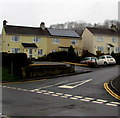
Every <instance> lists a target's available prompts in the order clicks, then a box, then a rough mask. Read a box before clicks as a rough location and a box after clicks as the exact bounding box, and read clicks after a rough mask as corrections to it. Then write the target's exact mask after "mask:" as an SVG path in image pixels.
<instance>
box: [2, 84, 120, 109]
mask: <svg viewBox="0 0 120 118" xmlns="http://www.w3.org/2000/svg"><path fill="white" fill-rule="evenodd" d="M2 87H4V88H11V89H16V90H21V91H27V92H32V93H42V94H45V95H51V96H59V97H62V98H67V99H73V100H80V101H84V102H92V103H96V104H105V105H108V106H114V107H117V106H118V105H120V103H119V102H114V101H112V102H108V101H107V100H102V99H96V101H92V100H93V99H95V98H89V97H84V96H73V95H70V94H66V93H55V92H53V91H47V90H40V91H38V90H37V91H36V90H35V89H34V90H27V89H22V88H15V87H8V86H2ZM81 98H82V99H81ZM105 102H107V103H105Z"/></svg>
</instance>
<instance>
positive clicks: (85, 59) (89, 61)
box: [80, 57, 97, 64]
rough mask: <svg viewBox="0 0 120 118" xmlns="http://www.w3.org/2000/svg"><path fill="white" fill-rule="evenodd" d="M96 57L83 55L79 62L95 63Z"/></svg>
mask: <svg viewBox="0 0 120 118" xmlns="http://www.w3.org/2000/svg"><path fill="white" fill-rule="evenodd" d="M96 60H97V58H96V57H85V58H84V59H83V60H82V61H81V62H80V63H81V64H91V63H96Z"/></svg>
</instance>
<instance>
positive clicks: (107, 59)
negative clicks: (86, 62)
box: [97, 55, 116, 66]
mask: <svg viewBox="0 0 120 118" xmlns="http://www.w3.org/2000/svg"><path fill="white" fill-rule="evenodd" d="M110 64H111V65H115V64H116V61H115V59H114V58H113V57H112V56H111V55H103V56H100V57H98V59H97V65H104V66H107V65H110Z"/></svg>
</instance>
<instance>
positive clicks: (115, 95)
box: [104, 83, 120, 100]
mask: <svg viewBox="0 0 120 118" xmlns="http://www.w3.org/2000/svg"><path fill="white" fill-rule="evenodd" d="M104 88H105V90H106V91H107V92H108V93H109V94H110V95H112V96H113V97H115V98H116V99H118V100H120V96H119V95H117V94H116V93H114V92H113V91H112V90H111V89H110V88H109V87H108V83H104Z"/></svg>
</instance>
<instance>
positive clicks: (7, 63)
mask: <svg viewBox="0 0 120 118" xmlns="http://www.w3.org/2000/svg"><path fill="white" fill-rule="evenodd" d="M29 64H32V62H31V61H30V60H28V59H27V55H26V54H25V53H2V67H4V68H5V69H7V70H8V73H9V74H10V76H18V77H19V78H21V76H22V68H23V67H25V66H27V65H29Z"/></svg>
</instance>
